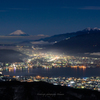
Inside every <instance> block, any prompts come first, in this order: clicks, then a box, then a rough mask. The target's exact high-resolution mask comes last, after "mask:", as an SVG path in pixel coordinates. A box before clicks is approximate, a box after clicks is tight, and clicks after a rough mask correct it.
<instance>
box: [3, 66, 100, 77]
mask: <svg viewBox="0 0 100 100" xmlns="http://www.w3.org/2000/svg"><path fill="white" fill-rule="evenodd" d="M3 74H4V75H11V76H14V75H15V76H36V75H40V76H48V77H59V76H61V77H90V76H100V68H87V69H84V70H83V69H79V68H77V69H72V68H70V67H66V68H63V67H62V68H52V69H43V68H31V69H28V68H26V69H22V70H18V69H16V70H15V69H14V70H12V71H9V70H5V71H3Z"/></svg>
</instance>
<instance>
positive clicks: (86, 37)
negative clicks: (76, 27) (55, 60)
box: [48, 28, 100, 54]
mask: <svg viewBox="0 0 100 100" xmlns="http://www.w3.org/2000/svg"><path fill="white" fill-rule="evenodd" d="M68 34H69V33H68ZM70 34H75V35H74V36H72V35H70V36H69V37H68V38H66V37H65V39H63V40H61V41H57V43H55V44H53V45H51V46H49V47H48V49H49V50H53V49H56V50H59V51H64V52H67V53H70V54H75V53H76V54H77V53H86V52H100V29H99V28H86V29H84V30H82V31H78V32H75V33H70ZM64 35H65V34H64Z"/></svg>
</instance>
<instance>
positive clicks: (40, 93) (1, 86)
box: [0, 82, 100, 100]
mask: <svg viewBox="0 0 100 100" xmlns="http://www.w3.org/2000/svg"><path fill="white" fill-rule="evenodd" d="M0 100H100V93H99V92H97V91H92V90H85V89H84V90H81V89H73V88H69V87H61V86H54V85H52V84H49V83H46V82H33V83H21V82H1V83H0Z"/></svg>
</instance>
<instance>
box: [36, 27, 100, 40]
mask: <svg viewBox="0 0 100 100" xmlns="http://www.w3.org/2000/svg"><path fill="white" fill-rule="evenodd" d="M88 32H90V33H93V32H100V28H96V27H95V28H90V27H89V28H86V29H84V30H82V31H77V32H72V33H64V34H58V35H53V36H51V37H46V38H43V39H39V40H42V41H48V42H59V41H62V40H65V39H69V38H71V37H75V36H78V35H82V34H87V33H88ZM39 40H38V41H39Z"/></svg>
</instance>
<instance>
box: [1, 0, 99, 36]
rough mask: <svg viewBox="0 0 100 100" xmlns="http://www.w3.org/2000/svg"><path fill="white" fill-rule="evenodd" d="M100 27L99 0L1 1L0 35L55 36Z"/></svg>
mask: <svg viewBox="0 0 100 100" xmlns="http://www.w3.org/2000/svg"><path fill="white" fill-rule="evenodd" d="M86 27H91V28H93V27H100V0H0V35H7V34H9V33H12V32H13V31H16V30H22V31H24V32H25V33H27V34H30V35H37V34H44V35H50V36H51V35H54V34H62V33H67V32H74V31H78V30H82V29H84V28H86Z"/></svg>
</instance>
